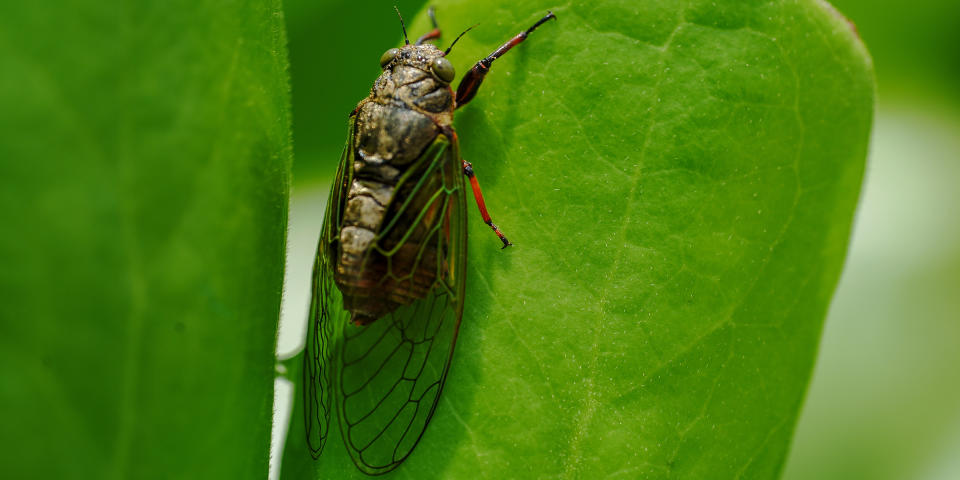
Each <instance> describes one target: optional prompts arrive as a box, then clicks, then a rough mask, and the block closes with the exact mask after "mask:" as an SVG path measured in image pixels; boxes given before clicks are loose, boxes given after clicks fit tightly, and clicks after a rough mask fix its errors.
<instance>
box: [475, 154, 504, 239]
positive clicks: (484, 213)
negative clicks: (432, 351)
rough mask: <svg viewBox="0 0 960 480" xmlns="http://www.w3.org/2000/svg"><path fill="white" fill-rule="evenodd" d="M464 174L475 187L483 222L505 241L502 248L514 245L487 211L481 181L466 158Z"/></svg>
mask: <svg viewBox="0 0 960 480" xmlns="http://www.w3.org/2000/svg"><path fill="white" fill-rule="evenodd" d="M463 174H464V175H466V176H467V178H468V179H469V180H470V188H472V189H473V198H474V199H475V200H476V201H477V208H479V209H480V216H481V217H482V218H483V223H486V224H487V226H489V227H490V228H492V229H493V233H496V234H497V237H500V241H501V242H503V246H502V247H500V248H507V247H509V246H511V245H513V244H512V243H510V240H507V237H506V236H504V235H503V232H501V231H500V228H499V227H497V225H496V224H495V223H493V220H491V219H490V213H489V212H487V204H486V202H484V201H483V192H481V191H480V182H478V181H477V176H476V175H475V174H474V173H473V164H471V163H470V162H468V161H466V160H464V161H463Z"/></svg>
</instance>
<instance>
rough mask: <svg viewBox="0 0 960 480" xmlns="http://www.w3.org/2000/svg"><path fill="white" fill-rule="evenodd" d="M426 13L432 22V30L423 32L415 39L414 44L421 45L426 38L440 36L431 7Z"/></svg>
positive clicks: (431, 38) (432, 38)
mask: <svg viewBox="0 0 960 480" xmlns="http://www.w3.org/2000/svg"><path fill="white" fill-rule="evenodd" d="M427 15H430V22H431V23H433V30H430V31H429V32H427V33H424V34H423V35H422V36H421V37H420V38H418V39H417V42H416V43H414V45H421V44H423V42H426V41H427V40H434V39H437V38H440V27H438V26H437V17H435V16H434V15H433V7H430V8H429V9H428V10H427Z"/></svg>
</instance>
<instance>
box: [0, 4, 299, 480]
mask: <svg viewBox="0 0 960 480" xmlns="http://www.w3.org/2000/svg"><path fill="white" fill-rule="evenodd" d="M285 45H286V40H285V37H284V25H283V17H282V14H281V10H280V2H279V1H274V2H266V3H265V4H262V3H258V2H238V3H237V2H234V3H230V4H223V3H222V2H212V1H190V2H186V1H175V2H162V3H155V4H146V3H130V2H117V1H108V2H89V1H68V2H56V3H55V4H54V3H50V4H47V3H44V2H35V3H23V2H7V3H4V6H3V7H0V71H2V72H3V74H2V75H0V106H2V107H0V183H2V187H0V225H2V227H0V228H2V229H3V234H2V235H0V258H3V267H2V269H0V305H2V306H0V404H2V406H3V411H4V412H5V420H4V427H3V430H4V434H3V436H2V440H0V442H2V445H0V458H2V459H3V464H4V469H5V472H4V476H5V477H7V478H103V479H129V478H139V479H146V478H204V479H208V478H231V479H239V478H257V479H260V478H263V477H264V476H265V475H266V473H267V461H268V453H267V452H268V446H269V434H270V427H269V426H270V418H271V410H272V409H271V405H272V400H273V395H272V391H273V377H274V367H273V365H274V361H273V351H274V344H275V337H276V323H277V316H278V313H279V305H280V294H281V282H282V278H283V261H284V259H283V252H284V250H283V245H284V237H285V227H286V212H287V195H288V193H287V190H288V182H289V170H290V133H289V131H290V130H289V87H288V82H287V74H286V69H287V60H286V52H285Z"/></svg>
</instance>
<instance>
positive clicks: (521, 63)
mask: <svg viewBox="0 0 960 480" xmlns="http://www.w3.org/2000/svg"><path fill="white" fill-rule="evenodd" d="M548 9H550V10H553V11H554V12H555V13H556V15H557V17H558V18H559V20H558V21H557V22H551V23H548V24H546V25H543V26H542V27H541V28H540V29H539V30H537V31H536V32H535V33H533V34H532V35H531V36H530V37H529V38H528V40H527V41H526V42H525V43H523V44H522V45H520V46H518V47H517V48H516V49H514V50H512V51H511V52H510V53H508V54H507V55H505V56H504V57H502V58H501V59H499V60H497V61H496V63H494V65H493V67H492V69H491V72H490V74H489V75H488V76H487V79H486V81H485V83H484V84H483V87H482V88H481V89H480V92H479V94H478V95H477V97H476V99H475V100H474V101H473V102H472V103H471V104H470V105H468V106H466V107H465V108H463V109H462V110H461V111H458V113H457V120H456V127H457V129H458V132H459V136H460V140H461V146H462V152H463V155H464V156H465V158H466V159H467V160H469V161H471V162H473V165H474V169H475V171H476V172H477V176H478V178H479V180H480V183H481V184H482V185H483V187H484V192H485V194H486V197H487V206H488V207H489V208H490V210H491V212H492V215H493V218H494V221H495V222H496V223H497V224H498V225H500V226H501V227H502V228H503V230H504V231H505V233H506V234H507V235H508V236H509V237H510V239H511V240H512V241H513V242H514V243H515V244H516V247H515V248H511V249H508V250H505V251H500V250H499V249H498V241H497V239H496V237H495V236H494V235H493V234H492V233H491V232H490V231H489V230H488V229H487V228H486V227H484V226H483V224H482V222H481V221H480V219H479V216H478V215H475V214H474V213H473V212H472V213H471V215H472V218H471V221H470V228H471V232H472V233H471V237H470V255H469V271H468V280H467V290H468V291H467V306H466V312H465V313H464V318H463V325H462V327H461V332H460V340H459V343H458V346H457V352H456V354H455V357H454V360H453V367H452V370H451V374H450V377H449V380H448V383H447V386H446V388H445V391H444V396H443V398H442V400H441V403H440V407H439V409H438V411H437V414H436V416H435V417H434V418H433V421H432V423H431V425H430V427H429V428H428V429H427V432H426V435H425V436H424V437H423V439H422V441H421V442H420V445H419V446H418V447H417V450H416V451H415V452H414V453H413V455H412V456H411V457H410V458H409V459H408V460H407V461H406V462H405V464H404V465H402V466H401V467H400V468H399V469H398V470H397V472H396V474H397V475H398V476H403V477H410V478H667V477H672V478H735V477H745V478H772V477H776V476H777V475H778V474H779V471H780V469H781V464H782V463H783V460H784V457H785V455H786V452H787V447H788V445H789V442H790V438H791V435H792V431H793V427H794V424H795V422H796V418H797V414H798V410H799V408H800V405H801V402H802V400H803V395H804V391H805V388H806V385H807V381H808V379H809V375H810V370H811V367H812V365H813V361H814V356H815V354H816V349H817V340H818V338H819V334H820V329H821V325H822V321H823V317H824V314H825V311H826V308H827V305H828V303H829V301H830V297H831V295H832V292H833V289H834V287H835V285H836V282H837V278H838V275H839V273H840V269H841V266H842V263H843V259H844V255H845V252H846V248H847V240H848V236H849V231H850V223H851V219H852V216H853V212H854V208H855V205H856V201H857V196H858V192H859V187H860V181H861V177H862V174H863V167H864V158H865V154H866V148H867V141H868V136H869V129H870V124H871V118H872V110H873V74H872V67H871V64H870V59H869V57H868V55H867V53H866V51H865V50H864V48H863V46H862V45H861V44H860V42H859V41H858V39H857V38H856V36H855V34H854V32H853V31H852V30H851V28H850V26H849V24H848V23H847V22H846V21H845V20H844V19H843V18H842V17H840V16H839V15H838V14H837V13H836V12H835V11H834V10H832V8H830V7H829V5H828V4H826V3H824V2H820V1H777V2H759V1H725V2H718V1H709V0H701V1H693V2H686V3H684V4H683V5H679V4H677V3H676V2H668V1H665V0H660V1H649V2H642V3H636V2H630V3H628V2H617V1H593V2H575V3H573V4H568V5H557V4H555V3H548V2H545V1H533V2H524V3H523V4H517V2H511V1H507V0H490V1H485V2H483V5H482V6H478V5H477V3H476V2H465V1H457V2H455V1H450V2H439V3H438V4H437V17H438V19H439V20H440V23H441V27H442V28H443V29H444V32H445V35H444V39H443V41H442V42H441V43H442V44H444V45H446V44H447V42H449V41H450V40H452V38H453V37H454V35H456V34H457V33H459V32H460V31H462V30H463V29H464V28H466V27H468V26H469V25H472V24H473V23H476V22H480V26H478V27H477V28H475V29H474V30H472V31H471V32H470V33H469V34H467V35H466V36H465V37H464V38H463V39H462V40H461V41H460V43H458V44H457V46H456V47H455V48H454V49H453V52H452V53H451V54H450V57H449V58H450V59H451V61H452V62H453V63H454V66H455V67H456V68H457V71H458V72H459V75H461V76H462V75H463V73H464V72H466V71H467V70H468V69H469V68H470V67H471V65H472V64H473V62H475V61H476V60H477V59H479V58H481V57H483V56H485V55H486V54H489V53H490V52H491V51H493V50H494V49H495V48H496V47H497V46H499V45H500V44H502V43H503V42H504V41H506V40H507V39H509V38H510V37H512V36H513V35H515V34H516V33H517V32H519V31H521V30H522V29H525V28H526V27H528V26H529V25H531V24H532V23H533V22H535V21H536V20H537V19H539V18H540V17H542V16H543V15H544V14H545V13H546V11H547V10H548ZM389 14H390V13H389V12H388V11H385V12H383V15H389ZM365 15H371V13H370V12H369V10H366V11H365ZM409 23H410V28H409V29H408V30H409V31H410V32H411V36H416V35H417V34H418V33H419V32H423V31H426V29H427V26H428V22H427V20H426V18H425V16H424V15H423V14H421V15H420V16H419V17H418V18H417V19H416V21H413V22H409ZM379 54H380V50H378V51H370V52H358V55H366V56H368V57H369V58H370V59H371V60H370V61H371V62H372V61H373V59H375V58H378V55H379ZM295 68H296V65H294V69H295ZM372 80H373V76H372V75H371V78H370V81H371V82H372ZM356 100H358V101H359V100H360V98H357V99H356ZM296 134H299V132H297V133H296ZM320 208H321V206H317V211H318V212H319V211H321V210H320ZM294 261H298V260H294ZM305 261H309V259H306V260H305ZM295 395H297V396H299V393H296V394H295ZM297 398H298V397H297ZM293 421H294V422H300V421H301V419H300V418H294V419H293ZM291 432H292V433H291V435H296V434H297V433H296V432H297V430H296V429H294V428H291ZM300 434H302V431H301V432H300ZM292 441H293V442H301V443H302V440H300V439H293V440H292ZM316 465H317V469H318V474H317V476H318V478H362V475H361V474H360V473H359V472H357V471H356V468H355V467H354V466H353V465H352V464H351V463H350V460H349V458H348V457H347V455H346V453H345V450H344V448H343V447H342V445H340V444H339V439H338V438H336V437H334V436H331V438H330V439H329V440H328V443H327V447H326V451H325V452H324V456H323V457H322V458H321V460H320V461H318V462H317V464H316Z"/></svg>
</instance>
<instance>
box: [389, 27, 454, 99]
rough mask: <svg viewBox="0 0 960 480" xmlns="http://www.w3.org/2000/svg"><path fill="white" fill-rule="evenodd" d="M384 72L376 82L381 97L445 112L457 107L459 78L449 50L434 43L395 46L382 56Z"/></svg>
mask: <svg viewBox="0 0 960 480" xmlns="http://www.w3.org/2000/svg"><path fill="white" fill-rule="evenodd" d="M380 67H381V68H382V69H383V73H382V74H381V75H380V77H379V78H377V81H376V82H375V83H374V85H373V92H372V93H373V96H374V97H375V98H377V99H378V100H385V101H389V100H394V101H399V102H401V103H403V104H405V105H407V106H409V107H410V108H413V109H416V110H425V111H427V112H430V113H441V112H445V111H449V110H452V109H453V90H452V89H451V88H450V82H452V81H453V79H454V77H455V72H454V69H453V64H451V63H450V61H449V60H447V59H446V57H445V53H444V52H443V51H442V50H440V49H439V48H437V47H436V46H434V45H431V44H423V45H404V46H403V47H400V48H391V49H390V50H387V51H386V52H384V54H383V56H382V57H380Z"/></svg>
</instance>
